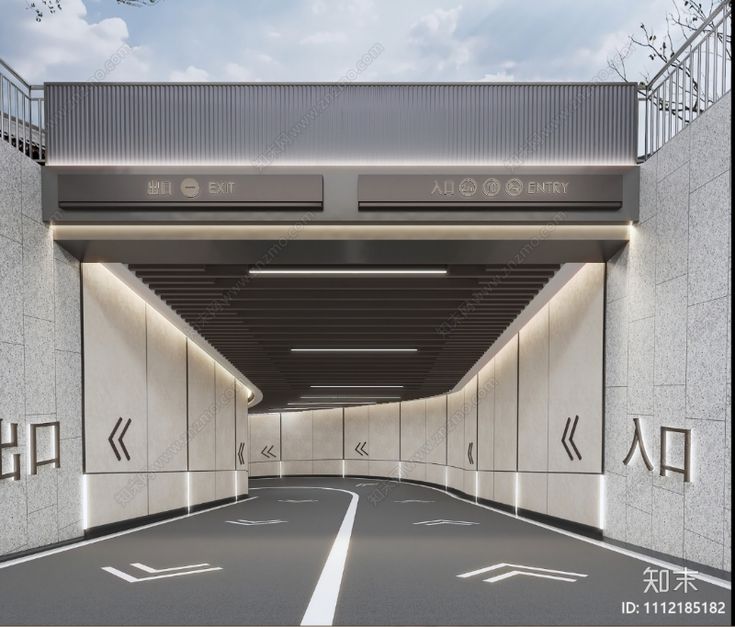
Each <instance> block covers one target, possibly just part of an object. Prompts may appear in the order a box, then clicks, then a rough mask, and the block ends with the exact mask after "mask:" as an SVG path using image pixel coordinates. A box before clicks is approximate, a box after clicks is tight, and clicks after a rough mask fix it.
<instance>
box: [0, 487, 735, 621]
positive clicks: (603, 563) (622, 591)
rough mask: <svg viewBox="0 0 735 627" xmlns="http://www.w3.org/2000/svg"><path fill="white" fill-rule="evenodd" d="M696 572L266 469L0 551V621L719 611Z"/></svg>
mask: <svg viewBox="0 0 735 627" xmlns="http://www.w3.org/2000/svg"><path fill="white" fill-rule="evenodd" d="M376 497H378V498H376ZM375 501H379V502H375ZM646 569H651V570H650V571H649V572H648V573H646V572H645V571H646ZM705 579H709V580H705ZM705 579H694V580H692V581H690V582H684V581H683V580H684V577H683V576H682V575H681V574H680V573H677V572H676V571H673V570H671V571H662V570H661V568H660V565H653V564H651V563H648V562H645V561H641V560H640V559H636V558H635V557H632V556H630V555H626V554H621V553H620V552H616V551H613V550H609V549H607V548H604V547H603V546H600V545H599V543H594V542H587V541H584V540H581V539H579V538H576V537H573V536H570V535H568V534H563V533H558V532H555V531H552V530H550V529H547V528H544V527H543V526H539V525H536V524H532V523H529V522H526V521H523V520H521V519H517V518H515V517H513V516H508V515H505V514H502V513H499V512H495V511H491V510H489V509H487V508H482V507H478V506H476V505H474V504H472V503H468V502H465V501H463V500H460V499H457V498H455V497H452V496H451V495H448V494H446V493H444V492H442V491H440V490H435V489H431V488H427V487H424V486H418V485H413V484H408V483H400V484H398V483H395V482H386V483H383V482H380V481H379V480H375V479H352V478H347V479H339V478H335V479H325V478H307V477H305V478H302V479H297V478H288V479H264V480H252V481H251V490H250V498H249V499H248V500H246V501H242V502H240V503H237V504H234V505H228V506H224V507H220V508H217V509H214V510H209V511H206V512H202V513H199V514H195V515H192V516H187V517H183V518H180V519H177V520H173V521H169V522H165V523H161V524H157V525H154V526H149V527H147V528H143V529H139V530H137V531H134V532H128V533H125V534H121V535H116V536H113V537H108V538H103V539H100V540H98V541H95V542H91V543H84V544H81V545H79V546H73V547H70V548H68V549H67V550H62V551H58V552H55V553H51V554H45V555H42V556H41V557H37V558H35V559H27V560H25V561H20V562H6V563H4V564H3V563H0V624H3V625H8V624H11V625H167V624H172V625H299V624H335V625H512V624H523V625H555V624H565V625H566V624H573V625H617V624H665V625H675V624H712V625H729V624H730V623H731V614H730V612H731V608H730V590H729V583H727V584H725V586H724V587H723V585H716V582H713V581H712V580H711V578H705ZM667 581H668V584H667ZM651 582H652V583H651ZM677 585H678V586H679V589H678V590H675V587H676V586H677ZM692 585H693V586H695V587H696V590H694V589H693V588H692ZM646 587H649V590H648V592H645V589H646ZM654 587H655V589H657V590H659V592H655V591H654ZM666 588H668V591H665V590H666ZM685 588H686V591H685ZM624 609H625V610H627V612H624ZM720 611H722V612H723V613H718V612H720Z"/></svg>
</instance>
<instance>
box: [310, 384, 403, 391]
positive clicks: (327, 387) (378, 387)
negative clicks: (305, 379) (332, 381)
mask: <svg viewBox="0 0 735 627" xmlns="http://www.w3.org/2000/svg"><path fill="white" fill-rule="evenodd" d="M309 387H310V388H313V389H322V390H342V389H344V390H357V389H365V390H367V389H371V390H383V389H385V390H389V389H390V390H393V389H399V388H403V387H404V386H402V385H310V386H309Z"/></svg>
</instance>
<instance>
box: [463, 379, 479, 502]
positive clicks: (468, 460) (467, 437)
mask: <svg viewBox="0 0 735 627" xmlns="http://www.w3.org/2000/svg"><path fill="white" fill-rule="evenodd" d="M463 391H464V468H465V470H475V469H476V468H477V447H478V445H477V441H478V438H477V403H478V400H477V377H473V378H472V379H471V380H470V381H469V382H468V383H467V385H465V386H464V390H463ZM472 488H473V490H474V479H473V481H472Z"/></svg>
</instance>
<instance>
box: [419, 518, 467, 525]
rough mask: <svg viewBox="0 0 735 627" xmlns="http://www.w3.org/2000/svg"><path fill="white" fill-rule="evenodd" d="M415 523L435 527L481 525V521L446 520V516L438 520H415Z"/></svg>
mask: <svg viewBox="0 0 735 627" xmlns="http://www.w3.org/2000/svg"><path fill="white" fill-rule="evenodd" d="M413 524H414V525H426V526H427V527H434V526H435V525H479V524H480V523H477V522H470V521H467V520H445V519H444V518H440V519H438V520H422V521H421V522H415V523H413Z"/></svg>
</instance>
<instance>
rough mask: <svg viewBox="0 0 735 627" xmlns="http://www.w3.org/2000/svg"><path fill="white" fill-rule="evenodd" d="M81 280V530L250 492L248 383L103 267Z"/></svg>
mask: <svg viewBox="0 0 735 627" xmlns="http://www.w3.org/2000/svg"><path fill="white" fill-rule="evenodd" d="M82 279H83V281H82V289H83V307H82V309H83V316H84V317H83V326H84V340H85V343H84V433H83V441H84V453H85V455H84V463H83V467H84V476H83V481H84V486H83V493H84V503H83V518H84V520H83V528H84V529H85V530H90V529H92V530H94V529H97V530H104V529H105V528H107V527H108V526H109V525H114V524H120V523H123V522H124V521H136V520H138V521H142V520H144V519H146V518H148V517H150V516H159V515H163V514H170V513H172V512H178V513H184V512H186V511H191V510H193V509H197V508H202V507H206V506H207V505H211V504H213V503H217V502H220V501H225V500H233V499H236V498H237V497H238V496H239V495H242V494H246V493H247V491H248V472H247V459H246V454H247V452H246V451H245V450H244V446H245V445H246V443H247V412H248V391H249V390H248V388H247V387H246V385H245V383H244V382H243V381H241V380H238V379H236V378H235V377H234V376H233V374H231V373H230V372H229V371H228V370H227V369H225V367H224V366H223V365H222V364H220V363H218V362H217V361H216V360H215V359H213V358H212V357H211V356H210V355H209V354H208V353H207V352H205V350H204V349H203V348H202V347H200V346H198V345H197V344H196V343H194V342H193V341H192V340H191V339H190V338H189V337H187V336H186V335H185V334H184V333H183V332H182V331H181V330H179V329H178V328H176V327H175V326H174V325H173V324H172V323H171V322H170V321H169V320H167V319H166V318H165V317H164V316H163V315H162V314H161V313H159V312H158V311H157V310H156V309H155V308H154V307H153V306H151V305H150V304H149V303H148V302H146V301H144V300H143V299H142V298H140V297H139V296H138V295H137V294H136V293H134V292H133V291H132V290H131V289H130V287H128V286H127V285H125V284H124V283H123V282H121V281H120V279H119V278H118V277H116V276H115V275H114V274H112V273H111V272H110V270H108V269H107V268H106V267H105V266H104V265H102V264H82ZM241 446H242V447H243V450H242V451H240V450H239V449H240V448H241ZM239 453H241V454H239Z"/></svg>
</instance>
